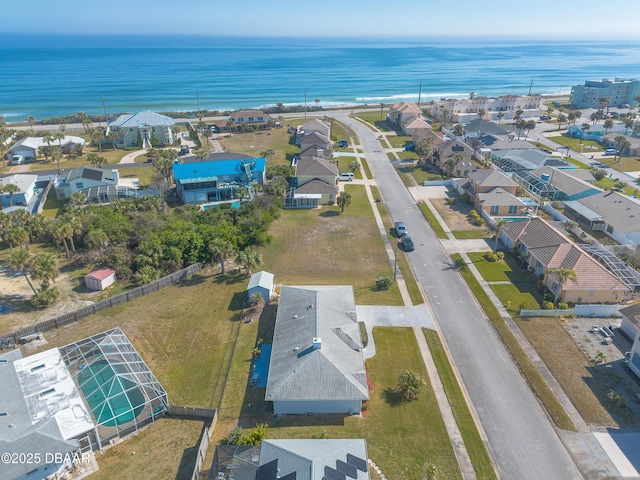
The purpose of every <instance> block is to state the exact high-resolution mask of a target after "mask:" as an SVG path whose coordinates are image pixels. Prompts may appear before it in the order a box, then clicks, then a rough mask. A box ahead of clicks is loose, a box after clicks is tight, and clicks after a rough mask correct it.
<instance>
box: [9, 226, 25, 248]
mask: <svg viewBox="0 0 640 480" xmlns="http://www.w3.org/2000/svg"><path fill="white" fill-rule="evenodd" d="M4 239H5V240H6V241H7V242H8V243H9V248H10V249H11V251H13V247H14V246H16V245H23V244H24V245H25V248H26V246H27V242H28V241H29V232H27V230H26V229H25V228H24V227H21V226H20V225H12V226H10V227H9V228H7V230H6V232H5V234H4Z"/></svg>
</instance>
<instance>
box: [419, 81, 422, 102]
mask: <svg viewBox="0 0 640 480" xmlns="http://www.w3.org/2000/svg"><path fill="white" fill-rule="evenodd" d="M421 98H422V82H420V90H418V106H420V99H421Z"/></svg>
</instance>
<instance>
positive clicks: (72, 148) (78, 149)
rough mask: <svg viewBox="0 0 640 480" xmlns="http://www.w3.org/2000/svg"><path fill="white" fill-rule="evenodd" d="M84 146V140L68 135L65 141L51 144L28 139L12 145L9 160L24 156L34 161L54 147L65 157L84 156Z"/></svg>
mask: <svg viewBox="0 0 640 480" xmlns="http://www.w3.org/2000/svg"><path fill="white" fill-rule="evenodd" d="M84 144H85V141H84V138H81V137H75V136H73V135H66V136H65V137H64V138H63V139H60V140H58V139H56V140H52V141H51V142H50V143H48V142H46V141H45V140H44V138H43V137H26V138H21V139H20V140H18V141H17V142H16V143H14V144H13V145H11V147H10V148H9V150H8V154H7V158H11V157H12V156H13V155H22V156H23V157H24V159H25V160H27V161H32V160H35V159H36V158H38V157H40V156H42V155H44V154H45V151H48V150H50V149H51V148H53V147H59V148H60V150H61V151H62V153H63V154H65V155H68V154H71V153H77V154H82V150H83V148H84ZM47 154H48V153H47Z"/></svg>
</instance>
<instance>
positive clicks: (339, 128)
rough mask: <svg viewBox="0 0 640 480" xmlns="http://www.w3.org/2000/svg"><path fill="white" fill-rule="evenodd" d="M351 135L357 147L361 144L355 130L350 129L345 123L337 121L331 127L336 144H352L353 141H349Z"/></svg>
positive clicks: (332, 137)
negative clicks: (342, 141) (340, 142)
mask: <svg viewBox="0 0 640 480" xmlns="http://www.w3.org/2000/svg"><path fill="white" fill-rule="evenodd" d="M349 134H351V137H352V138H353V142H354V143H355V144H356V145H357V144H358V143H360V142H359V141H358V136H357V135H356V134H355V132H354V131H353V130H351V129H350V128H349V125H345V124H344V123H341V122H337V121H336V122H333V124H332V126H331V140H333V141H334V142H339V141H340V140H346V141H347V142H349V143H351V140H350V139H349Z"/></svg>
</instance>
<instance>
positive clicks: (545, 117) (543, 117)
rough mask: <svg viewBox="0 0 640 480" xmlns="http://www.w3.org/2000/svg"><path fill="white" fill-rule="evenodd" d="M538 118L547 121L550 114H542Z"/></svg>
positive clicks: (549, 118)
mask: <svg viewBox="0 0 640 480" xmlns="http://www.w3.org/2000/svg"><path fill="white" fill-rule="evenodd" d="M540 120H544V121H545V122H548V121H549V120H551V115H542V116H541V117H540Z"/></svg>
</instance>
